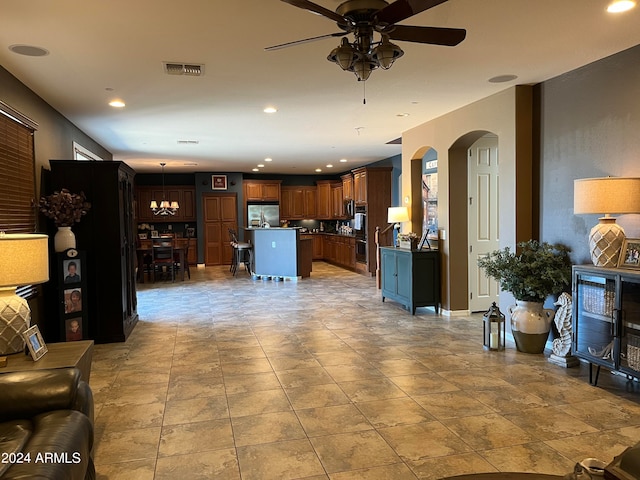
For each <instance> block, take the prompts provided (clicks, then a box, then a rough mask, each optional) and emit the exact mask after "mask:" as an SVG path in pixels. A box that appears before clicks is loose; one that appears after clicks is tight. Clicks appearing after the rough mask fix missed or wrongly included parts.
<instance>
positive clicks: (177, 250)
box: [136, 245, 185, 283]
mask: <svg viewBox="0 0 640 480" xmlns="http://www.w3.org/2000/svg"><path fill="white" fill-rule="evenodd" d="M153 248H154V247H153V246H152V245H148V246H139V247H138V248H136V253H137V257H138V273H137V280H138V282H140V283H144V270H145V269H144V265H145V261H144V259H145V256H147V255H149V256H150V257H151V256H152V253H153V250H152V249H153ZM173 252H174V255H177V256H178V262H179V264H180V267H179V268H178V274H179V275H180V280H182V281H184V270H185V269H184V262H185V255H184V254H185V248H184V247H176V246H174V247H173ZM141 267H142V268H141Z"/></svg>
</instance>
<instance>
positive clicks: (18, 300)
mask: <svg viewBox="0 0 640 480" xmlns="http://www.w3.org/2000/svg"><path fill="white" fill-rule="evenodd" d="M30 319H31V310H30V309H29V305H28V304H27V301H26V300H25V299H24V298H22V297H19V296H18V295H16V290H15V288H9V289H6V288H5V289H0V355H10V354H12V353H21V352H24V338H23V337H22V332H24V331H25V330H26V329H27V328H29V321H30Z"/></svg>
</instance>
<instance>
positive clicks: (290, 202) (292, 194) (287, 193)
mask: <svg viewBox="0 0 640 480" xmlns="http://www.w3.org/2000/svg"><path fill="white" fill-rule="evenodd" d="M280 217H281V218H283V219H285V220H295V219H313V218H316V187H309V186H300V187H297V186H285V187H281V189H280Z"/></svg>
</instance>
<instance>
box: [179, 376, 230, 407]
mask: <svg viewBox="0 0 640 480" xmlns="http://www.w3.org/2000/svg"><path fill="white" fill-rule="evenodd" d="M172 378H176V377H173V376H172ZM224 394H225V384H224V380H223V378H222V377H221V376H217V375H215V374H212V375H210V374H202V375H197V374H194V375H181V376H179V377H177V378H176V379H175V380H171V381H170V382H169V389H168V391H167V400H168V401H172V400H187V399H190V398H198V397H215V396H220V395H224Z"/></svg>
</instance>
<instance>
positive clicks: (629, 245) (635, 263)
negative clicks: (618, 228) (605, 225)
mask: <svg viewBox="0 0 640 480" xmlns="http://www.w3.org/2000/svg"><path fill="white" fill-rule="evenodd" d="M618 267H620V268H633V269H636V270H640V238H625V239H624V243H623V244H622V251H621V252H620V260H618Z"/></svg>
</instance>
